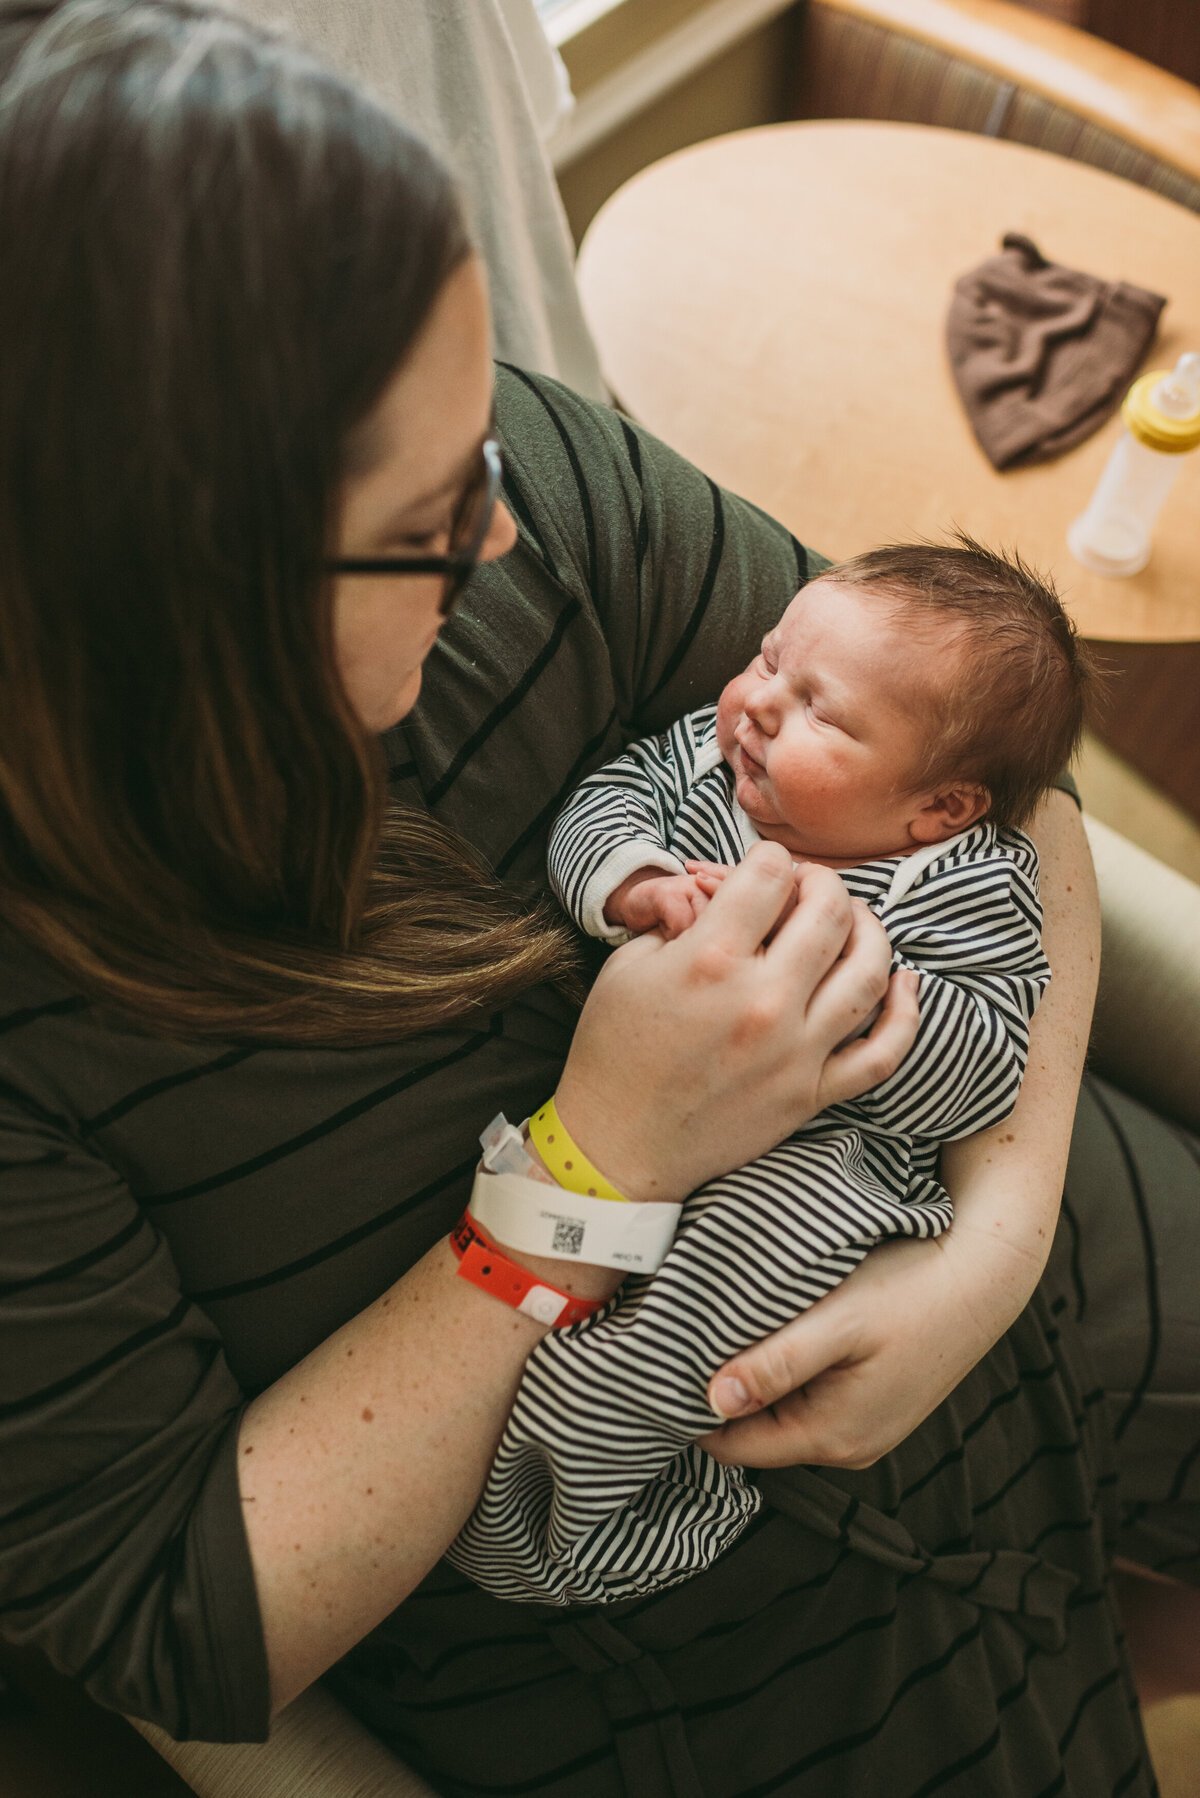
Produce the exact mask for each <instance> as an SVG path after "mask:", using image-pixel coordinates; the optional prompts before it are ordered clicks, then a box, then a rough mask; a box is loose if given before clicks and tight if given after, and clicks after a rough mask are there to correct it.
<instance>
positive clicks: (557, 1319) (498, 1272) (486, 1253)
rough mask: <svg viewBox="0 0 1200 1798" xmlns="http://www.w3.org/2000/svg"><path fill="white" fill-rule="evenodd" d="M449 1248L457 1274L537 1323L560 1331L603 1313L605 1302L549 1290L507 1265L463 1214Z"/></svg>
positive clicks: (524, 1269) (504, 1257) (554, 1288)
mask: <svg viewBox="0 0 1200 1798" xmlns="http://www.w3.org/2000/svg"><path fill="white" fill-rule="evenodd" d="M450 1247H451V1248H452V1249H453V1250H454V1253H455V1255H456V1256H457V1257H458V1274H459V1277H460V1278H461V1279H463V1280H469V1281H470V1283H471V1285H472V1286H478V1287H479V1289H480V1291H481V1292H486V1293H490V1294H491V1296H492V1298H494V1299H499V1300H500V1301H501V1303H502V1304H505V1305H511V1306H512V1308H513V1310H514V1311H520V1312H522V1313H523V1314H524V1316H526V1317H532V1318H533V1319H534V1321H535V1322H536V1323H539V1324H550V1325H551V1326H557V1327H558V1328H559V1329H561V1328H562V1327H563V1326H564V1325H566V1324H577V1323H579V1322H580V1321H581V1320H582V1319H583V1318H585V1317H592V1316H593V1315H594V1314H595V1313H596V1312H597V1311H601V1310H603V1308H604V1306H605V1305H607V1303H608V1300H607V1299H577V1298H572V1296H571V1294H570V1293H569V1292H560V1291H559V1289H558V1287H557V1286H548V1285H547V1284H546V1282H545V1281H544V1280H539V1279H538V1278H537V1276H536V1275H535V1274H531V1273H530V1271H529V1269H528V1268H527V1267H521V1266H519V1265H518V1264H517V1262H515V1261H510V1260H509V1259H508V1256H507V1255H506V1254H505V1253H504V1251H503V1249H498V1248H497V1247H496V1245H495V1243H494V1242H492V1241H490V1240H489V1238H488V1237H487V1235H486V1234H485V1232H484V1231H483V1230H481V1229H480V1227H479V1225H478V1224H477V1223H475V1222H474V1220H473V1219H472V1218H470V1217H469V1216H468V1215H467V1214H466V1213H465V1212H464V1214H463V1216H462V1217H461V1218H460V1219H459V1221H458V1223H457V1224H455V1226H454V1228H453V1230H452V1231H451V1232H450Z"/></svg>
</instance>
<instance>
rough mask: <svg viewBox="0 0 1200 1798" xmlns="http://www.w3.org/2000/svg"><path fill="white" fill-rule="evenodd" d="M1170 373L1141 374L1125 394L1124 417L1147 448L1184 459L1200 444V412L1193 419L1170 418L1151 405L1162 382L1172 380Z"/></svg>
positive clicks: (1122, 414) (1166, 370)
mask: <svg viewBox="0 0 1200 1798" xmlns="http://www.w3.org/2000/svg"><path fill="white" fill-rule="evenodd" d="M1170 378H1171V370H1170V369H1169V368H1157V369H1155V370H1154V371H1153V372H1152V373H1151V374H1148V375H1142V377H1141V378H1140V380H1137V381H1135V382H1134V383H1133V386H1132V387H1131V388H1130V389H1129V392H1128V393H1127V394H1126V395H1125V403H1124V404H1123V405H1122V407H1121V417H1122V419H1123V420H1124V423H1125V427H1126V429H1127V430H1128V431H1129V432H1130V433H1131V434H1132V435H1133V436H1134V437H1136V438H1137V440H1138V442H1139V443H1144V444H1145V445H1146V447H1147V449H1152V450H1161V451H1162V452H1163V453H1164V455H1168V456H1181V455H1183V453H1184V451H1185V450H1192V449H1195V448H1196V447H1197V445H1198V444H1200V412H1193V413H1192V416H1191V417H1190V418H1168V416H1167V414H1166V413H1165V412H1160V411H1159V409H1158V407H1157V406H1155V405H1154V404H1152V402H1151V395H1152V394H1153V392H1154V389H1155V388H1156V387H1157V386H1158V384H1159V382H1160V381H1169V380H1170Z"/></svg>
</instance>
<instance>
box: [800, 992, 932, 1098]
mask: <svg viewBox="0 0 1200 1798" xmlns="http://www.w3.org/2000/svg"><path fill="white" fill-rule="evenodd" d="M919 986H920V979H919V976H918V975H917V974H915V973H914V972H913V971H912V969H911V968H901V969H900V971H899V972H898V973H896V974H893V975H892V978H891V980H890V981H889V983H888V989H887V995H886V997H885V999H884V1001H883V1010H882V1011H881V1012H880V1014H879V1017H878V1018H877V1020H876V1022H875V1024H874V1025H873V1026H872V1028H871V1029H870V1030H868V1032H867V1034H866V1035H865V1036H860V1037H856V1038H855V1040H854V1041H853V1042H849V1043H846V1044H845V1046H844V1047H843V1048H840V1049H835V1050H834V1052H833V1054H832V1055H831V1056H830V1057H829V1059H828V1061H826V1063H825V1068H824V1072H823V1073H822V1075H821V1085H820V1089H819V1094H818V1097H819V1100H820V1106H821V1109H822V1110H824V1109H825V1107H826V1106H827V1105H840V1104H842V1103H844V1101H845V1100H847V1099H856V1098H857V1097H858V1096H859V1094H860V1093H864V1092H867V1091H868V1090H869V1089H870V1088H871V1087H872V1086H878V1085H879V1083H880V1081H881V1080H888V1079H890V1078H891V1076H892V1075H893V1074H894V1073H895V1072H896V1069H897V1068H898V1067H899V1066H900V1064H901V1062H902V1061H903V1060H904V1057H905V1056H906V1055H907V1054H908V1051H909V1050H910V1049H911V1048H912V1046H913V1043H914V1042H915V1040H916V1035H917V1027H918V1025H919V1024H920V1021H921V1014H920V1008H919V1006H918V1002H917V993H918V988H919Z"/></svg>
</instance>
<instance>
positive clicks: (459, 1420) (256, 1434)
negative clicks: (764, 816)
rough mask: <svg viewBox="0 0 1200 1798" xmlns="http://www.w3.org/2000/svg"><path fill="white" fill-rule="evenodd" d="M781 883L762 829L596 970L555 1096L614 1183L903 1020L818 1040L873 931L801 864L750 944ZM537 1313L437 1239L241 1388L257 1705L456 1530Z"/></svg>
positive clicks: (560, 1276) (703, 1138)
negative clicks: (669, 930)
mask: <svg viewBox="0 0 1200 1798" xmlns="http://www.w3.org/2000/svg"><path fill="white" fill-rule="evenodd" d="M794 887H795V882H794V877H793V872H792V864H791V860H790V858H789V857H788V855H787V854H786V852H785V851H784V850H782V849H779V848H778V847H777V846H776V845H774V844H769V845H762V846H761V847H759V848H757V849H756V850H755V851H754V852H753V853H752V855H751V856H750V857H748V858H747V860H746V862H744V863H743V864H742V866H741V867H740V868H739V869H738V870H736V872H735V873H734V874H733V875H731V877H730V878H729V880H728V881H726V882H725V883H724V886H723V888H722V891H721V893H719V894H718V895H717V897H716V898H715V899H714V900H713V902H712V904H711V905H710V906H709V907H708V908H707V910H706V911H705V913H704V916H703V917H702V918H701V919H700V921H699V922H698V924H697V925H696V926H695V928H694V929H693V930H690V931H688V932H687V933H686V935H685V936H684V937H682V938H680V939H678V940H677V941H675V942H673V943H664V942H662V940H661V939H660V938H654V939H653V940H650V939H646V938H643V939H639V941H638V942H636V943H631V944H630V945H629V946H628V948H627V949H625V950H622V951H620V952H618V954H617V955H615V956H614V957H613V958H612V960H611V961H610V963H609V964H608V967H607V968H606V970H605V973H604V975H603V976H602V977H601V979H600V981H599V982H598V983H597V986H596V989H595V992H594V994H593V997H592V999H590V1000H589V1002H588V1005H587V1006H586V1008H585V1010H584V1014H583V1018H582V1020H581V1023H580V1027H579V1030H578V1031H577V1033H576V1038H575V1043H574V1044H573V1046H572V1050H571V1055H570V1057H569V1059H568V1063H567V1067H566V1070H565V1071H564V1075H563V1078H562V1081H561V1082H560V1085H559V1089H558V1092H559V1104H560V1109H561V1111H562V1115H563V1119H564V1122H565V1123H566V1124H567V1126H568V1128H569V1129H570V1130H571V1132H572V1134H573V1135H574V1136H575V1137H576V1139H577V1140H578V1142H579V1144H580V1147H581V1148H583V1149H584V1150H585V1152H587V1153H588V1154H589V1155H590V1157H591V1158H592V1159H593V1160H594V1161H595V1162H596V1163H597V1165H598V1166H600V1167H602V1168H603V1169H604V1171H605V1172H606V1173H607V1174H609V1176H610V1177H611V1178H612V1179H614V1180H615V1181H616V1182H617V1184H619V1185H620V1186H621V1187H622V1188H623V1189H624V1190H625V1191H627V1192H629V1193H630V1195H631V1196H632V1197H633V1198H635V1199H647V1198H671V1199H674V1198H682V1197H683V1196H684V1195H685V1193H686V1192H687V1191H688V1190H690V1189H691V1188H692V1187H693V1186H696V1185H699V1184H700V1183H701V1182H702V1181H703V1180H704V1179H706V1178H708V1177H709V1175H710V1174H711V1173H715V1172H719V1171H721V1170H722V1169H723V1168H724V1167H726V1166H727V1165H729V1163H730V1162H731V1161H740V1160H748V1159H751V1158H752V1157H753V1156H754V1155H756V1154H758V1153H760V1152H761V1151H762V1150H763V1149H765V1148H767V1147H769V1146H770V1144H771V1143H772V1142H774V1141H775V1140H776V1139H777V1138H778V1137H780V1136H782V1135H786V1134H787V1132H788V1131H789V1130H790V1129H791V1128H793V1127H794V1125H795V1124H796V1123H798V1122H800V1121H801V1120H802V1119H803V1118H805V1117H809V1116H812V1115H813V1113H814V1112H815V1111H817V1110H819V1109H821V1108H822V1106H823V1105H825V1104H829V1103H833V1102H835V1101H836V1100H837V1099H841V1098H845V1097H849V1096H850V1095H851V1094H852V1093H853V1092H856V1091H860V1090H862V1088H863V1087H864V1086H865V1085H867V1084H870V1083H872V1082H873V1081H874V1080H875V1079H878V1078H880V1077H882V1076H883V1075H885V1074H886V1073H888V1072H890V1071H891V1069H892V1068H894V1067H895V1066H897V1065H898V1063H899V1061H900V1060H901V1058H902V1056H903V1054H904V1052H905V1050H906V1049H907V1048H908V1046H909V1044H910V1042H911V1041H912V1038H913V1035H914V1034H915V1030H916V1015H915V1014H916V1007H915V1000H914V997H913V993H912V989H911V986H910V984H909V983H907V982H906V981H903V980H902V981H900V982H897V983H893V986H892V989H891V991H890V993H889V998H888V1003H887V1004H886V1005H885V1008H884V1012H883V1015H882V1016H881V1018H880V1020H879V1022H878V1024H877V1025H876V1026H875V1028H874V1029H873V1030H872V1031H871V1033H870V1035H869V1036H867V1037H864V1038H863V1039H862V1040H861V1041H860V1042H856V1043H853V1044H851V1045H850V1046H849V1047H848V1048H846V1049H842V1050H839V1051H837V1052H836V1053H835V1052H834V1050H835V1045H836V1044H838V1043H839V1042H841V1041H842V1040H843V1039H844V1038H845V1036H846V1035H847V1034H848V1032H849V1030H850V1029H852V1028H853V1025H854V1023H855V1022H857V1021H859V1020H861V1018H862V1017H863V1016H865V1015H866V1014H867V1013H868V1012H870V1011H871V1010H872V1009H873V1008H874V1006H875V1004H876V1003H877V1002H878V1000H879V998H880V996H881V995H882V994H883V993H884V992H885V990H887V983H888V967H889V960H890V957H889V951H888V945H887V941H886V938H885V937H884V935H883V933H882V931H880V930H877V929H876V928H875V927H874V921H873V920H871V919H869V918H867V917H866V916H865V914H864V912H863V910H862V908H858V907H852V906H851V904H850V901H849V899H848V898H847V896H846V893H845V888H844V887H843V886H842V884H841V882H840V880H838V879H837V877H836V875H830V874H829V872H828V870H826V869H817V870H814V871H813V873H812V877H811V878H810V879H809V880H808V881H807V882H806V884H805V886H804V888H803V889H802V890H801V893H800V898H799V903H798V905H797V906H796V909H795V910H794V911H793V912H792V913H791V915H790V917H789V918H788V919H787V921H786V922H785V923H784V924H783V925H782V926H781V927H780V928H779V930H778V931H776V933H775V935H774V936H773V937H772V939H771V942H770V944H769V945H768V946H767V948H766V949H765V950H764V949H763V947H762V944H763V939H764V937H766V936H767V935H768V934H769V933H770V932H771V930H772V928H773V926H774V924H775V921H776V919H777V918H778V916H779V913H780V910H781V908H782V906H783V904H784V902H785V901H786V900H788V899H790V897H791V895H792V893H793V891H794ZM843 951H845V953H843ZM785 995H786V1001H785V997H784V996H785ZM747 1093H754V1094H755V1095H756V1103H755V1105H754V1106H749V1105H748V1104H747V1103H746V1098H745V1095H746V1094H747ZM520 1259H522V1260H523V1261H525V1263H526V1265H528V1266H530V1267H532V1268H534V1270H535V1271H537V1272H539V1273H540V1274H541V1275H542V1277H543V1278H546V1279H548V1280H550V1281H551V1282H552V1283H554V1284H556V1285H560V1286H568V1285H570V1286H571V1289H572V1290H575V1291H579V1292H583V1293H585V1294H586V1295H587V1296H600V1295H603V1294H607V1293H608V1292H610V1291H612V1290H613V1289H614V1287H615V1285H616V1276H615V1275H613V1274H610V1273H609V1272H607V1271H606V1270H601V1269H594V1268H592V1269H580V1268H577V1267H574V1266H572V1264H564V1263H562V1262H536V1261H533V1260H531V1259H530V1258H528V1257H520ZM584 1281H590V1282H591V1284H590V1285H586V1284H583V1283H582V1282H584ZM572 1282H574V1283H572ZM543 1333H544V1332H543V1331H542V1330H541V1329H540V1328H539V1327H538V1326H537V1325H535V1324H533V1323H531V1322H529V1321H528V1320H527V1319H525V1318H524V1317H521V1316H519V1315H518V1314H516V1313H514V1312H512V1311H509V1310H508V1309H507V1308H506V1307H505V1306H503V1305H500V1304H498V1303H497V1302H496V1301H495V1300H494V1299H491V1298H489V1297H488V1296H487V1295H485V1294H483V1293H481V1292H479V1291H477V1290H476V1289H475V1288H473V1287H471V1286H469V1285H467V1284H466V1282H464V1281H462V1280H459V1279H457V1278H456V1276H455V1263H454V1260H453V1258H452V1255H451V1252H450V1250H449V1249H448V1248H447V1247H446V1246H445V1245H439V1246H438V1247H437V1248H435V1249H433V1250H431V1251H430V1253H429V1254H428V1255H426V1257H425V1258H424V1260H423V1261H421V1262H420V1263H419V1264H418V1265H417V1267H416V1268H414V1269H413V1270H412V1271H411V1272H410V1273H408V1274H407V1275H406V1276H405V1277H404V1278H403V1279H402V1280H400V1281H399V1282H398V1283H397V1284H396V1285H395V1286H394V1287H392V1289H391V1290H390V1291H389V1292H388V1293H386V1294H384V1295H383V1297H381V1298H380V1299H378V1300H377V1301H376V1303H375V1304H374V1305H372V1306H370V1307H369V1308H368V1309H367V1310H366V1311H365V1312H363V1313H362V1314H361V1315H360V1316H358V1317H356V1318H354V1319H353V1320H352V1321H351V1322H350V1323H348V1324H346V1325H345V1326H344V1327H343V1328H342V1329H340V1330H338V1331H337V1332H336V1333H335V1334H334V1335H333V1336H332V1337H330V1338H329V1339H328V1340H327V1341H326V1342H324V1343H322V1345H321V1346H320V1348H318V1349H317V1350H315V1351H314V1352H313V1353H312V1354H310V1355H309V1356H308V1357H307V1358H306V1359H305V1360H304V1361H302V1362H301V1363H300V1364H299V1365H298V1366H297V1367H295V1368H293V1369H292V1370H291V1371H290V1372H288V1373H287V1374H286V1375H284V1377H283V1378H282V1379H280V1380H279V1381H277V1382H276V1384H275V1385H274V1386H272V1387H271V1388H270V1389H269V1390H268V1391H267V1392H265V1393H264V1394H263V1395H262V1396H261V1397H260V1398H258V1399H256V1400H255V1401H254V1403H253V1404H251V1405H250V1407H249V1409H248V1410H247V1412H246V1415H245V1420H244V1423H243V1428H242V1435H241V1441H240V1445H239V1470H240V1477H241V1486H242V1495H243V1500H244V1506H243V1508H244V1513H245V1519H246V1528H247V1533H248V1537H249V1543H250V1552H251V1557H252V1560H253V1564H254V1573H255V1582H256V1586H257V1590H258V1595H259V1602H260V1607H261V1613H262V1620H263V1630H264V1637H265V1642H266V1651H267V1660H268V1665H269V1669H270V1678H271V1690H272V1697H273V1702H274V1703H275V1704H276V1705H282V1704H286V1703H287V1702H288V1700H289V1699H290V1698H292V1697H294V1696H295V1695H296V1693H298V1692H299V1691H301V1690H302V1689H303V1688H304V1686H305V1685H307V1684H308V1683H309V1682H310V1681H311V1680H313V1679H315V1678H316V1677H317V1676H318V1674H320V1673H322V1672H323V1671H324V1670H325V1668H326V1667H328V1666H329V1665H330V1664H331V1663H332V1662H333V1661H334V1660H335V1659H337V1657H338V1656H339V1655H341V1654H343V1653H345V1651H346V1650H347V1649H348V1648H350V1647H351V1646H352V1645H353V1644H354V1643H355V1642H356V1641H358V1640H360V1638H361V1637H362V1636H364V1635H365V1634H366V1633H367V1631H368V1630H369V1629H371V1628H372V1627H373V1626H374V1625H375V1624H376V1623H378V1622H379V1621H380V1620H381V1619H382V1618H383V1617H385V1616H386V1615H387V1614H388V1612H389V1611H391V1610H393V1609H394V1608H395V1606H396V1605H397V1604H399V1603H400V1601H401V1600H402V1599H403V1598H404V1597H405V1596H406V1594H407V1593H408V1592H409V1591H411V1590H412V1588H413V1587H414V1586H415V1585H416V1584H417V1582H418V1581H419V1580H420V1579H421V1578H422V1577H423V1576H424V1575H425V1573H426V1572H427V1571H428V1570H429V1568H430V1567H431V1566H432V1565H433V1563H434V1562H435V1561H436V1560H437V1558H438V1556H439V1555H440V1554H441V1553H442V1551H443V1549H445V1548H446V1547H447V1545H448V1544H449V1543H450V1541H451V1540H452V1539H453V1538H454V1536H455V1535H457V1533H458V1531H459V1529H460V1528H461V1526H462V1524H463V1523H464V1522H465V1520H466V1518H467V1516H468V1515H469V1513H470V1511H471V1510H472V1508H473V1506H474V1504H475V1501H476V1498H477V1497H478V1495H479V1492H480V1489H481V1487H482V1485H483V1481H484V1476H485V1474H486V1472H487V1468H488V1465H489V1463H490V1461H491V1458H492V1455H493V1453H494V1451H495V1447H496V1443H497V1440H498V1437H499V1435H500V1432H501V1429H502V1427H503V1424H504V1421H505V1418H506V1417H507V1415H508V1411H509V1409H510V1407H511V1404H512V1398H513V1394H514V1391H515V1388H516V1385H517V1382H518V1381H519V1379H520V1376H521V1370H522V1368H523V1366H524V1363H525V1360H526V1358H527V1357H528V1355H529V1353H530V1351H531V1350H532V1348H533V1346H534V1344H535V1343H536V1342H537V1341H538V1340H539V1338H540V1336H541V1335H542V1334H543Z"/></svg>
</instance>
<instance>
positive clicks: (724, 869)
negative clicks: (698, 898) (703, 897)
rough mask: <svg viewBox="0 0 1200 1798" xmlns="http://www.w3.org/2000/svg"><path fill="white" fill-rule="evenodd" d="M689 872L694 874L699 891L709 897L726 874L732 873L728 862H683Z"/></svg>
mask: <svg viewBox="0 0 1200 1798" xmlns="http://www.w3.org/2000/svg"><path fill="white" fill-rule="evenodd" d="M683 865H684V867H685V868H686V869H687V871H688V873H689V874H694V875H695V877H696V880H697V882H698V884H699V887H700V891H701V892H702V893H707V894H708V896H709V898H710V899H711V898H712V896H713V894H714V893H715V892H716V890H717V888H718V887H719V886H720V884H721V882H722V881H723V880H724V879H725V877H726V875H728V874H732V873H733V868H732V867H731V865H730V864H729V863H728V862H688V861H685V862H684V864H683Z"/></svg>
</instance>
